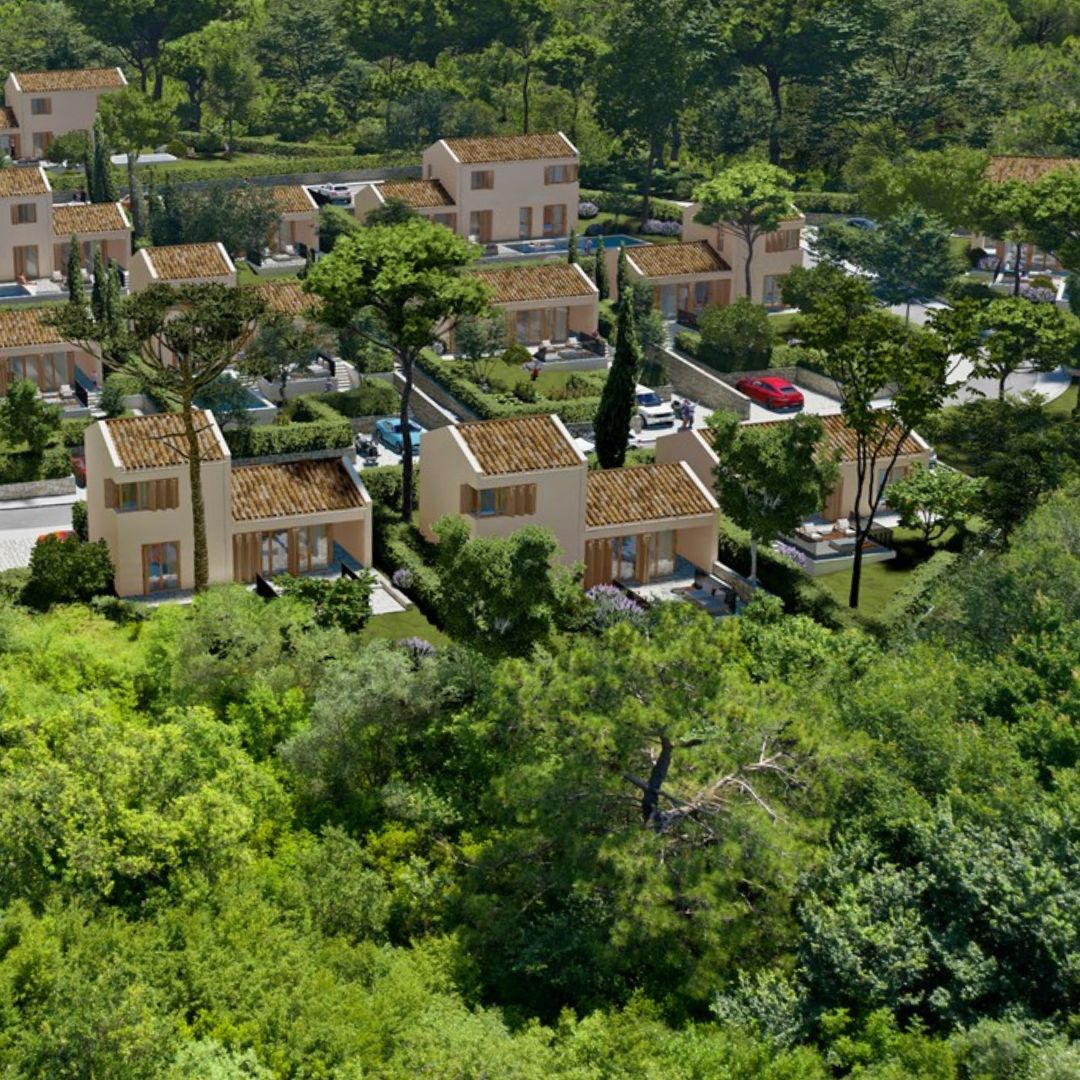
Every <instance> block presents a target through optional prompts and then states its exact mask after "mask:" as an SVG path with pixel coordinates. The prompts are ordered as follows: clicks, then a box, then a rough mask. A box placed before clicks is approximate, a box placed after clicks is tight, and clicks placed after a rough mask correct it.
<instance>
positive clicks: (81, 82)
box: [15, 68, 127, 94]
mask: <svg viewBox="0 0 1080 1080" xmlns="http://www.w3.org/2000/svg"><path fill="white" fill-rule="evenodd" d="M15 78H16V79H18V80H19V86H21V87H22V89H23V90H25V91H26V92H27V93H28V94H40V93H45V92H47V91H50V90H111V89H119V88H120V87H122V86H126V85H127V81H126V80H125V78H124V76H123V75H122V74H121V73H120V69H119V68H80V69H78V70H75V71H18V72H16V73H15Z"/></svg>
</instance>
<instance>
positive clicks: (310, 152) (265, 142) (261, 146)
mask: <svg viewBox="0 0 1080 1080" xmlns="http://www.w3.org/2000/svg"><path fill="white" fill-rule="evenodd" d="M205 137H206V132H200V131H180V132H177V135H176V138H177V139H179V140H180V141H181V142H182V143H184V144H186V145H187V146H197V145H198V144H199V142H200V141H201V140H202V139H204V138H205ZM233 149H234V150H235V151H237V152H239V153H241V154H266V155H268V156H269V157H280V158H304V157H345V156H349V157H352V156H355V155H354V154H353V148H352V143H311V142H296V143H290V142H282V141H281V140H280V139H275V138H273V137H271V136H268V135H239V136H237V137H236V138H234V139H233Z"/></svg>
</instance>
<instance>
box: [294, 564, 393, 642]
mask: <svg viewBox="0 0 1080 1080" xmlns="http://www.w3.org/2000/svg"><path fill="white" fill-rule="evenodd" d="M274 584H275V585H278V586H280V588H281V590H282V592H284V593H285V595H286V596H295V597H297V598H298V599H300V600H302V601H304V602H305V603H307V604H310V605H311V607H312V611H313V614H314V618H315V623H316V625H317V626H325V627H330V626H336V627H338V628H339V629H341V630H344V631H345V632H346V633H347V634H355V633H358V632H359V631H360V630H363V628H364V626H365V625H366V624H367V621H368V619H370V618H371V590H372V587H373V586H374V584H375V579H374V578H373V577H372V576H371V574H369V573H366V572H365V573H362V574H360V575H358V576H357V577H355V578H351V577H345V576H344V575H342V576H341V577H339V578H335V579H333V580H330V579H327V578H310V577H304V578H297V577H291V576H290V575H288V574H285V575H283V576H282V577H278V578H275V579H274Z"/></svg>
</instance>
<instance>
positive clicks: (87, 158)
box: [83, 134, 96, 202]
mask: <svg viewBox="0 0 1080 1080" xmlns="http://www.w3.org/2000/svg"><path fill="white" fill-rule="evenodd" d="M83 180H84V181H85V184H84V186H85V188H86V192H85V195H86V198H88V199H89V200H90V201H91V202H94V187H95V184H96V180H95V177H94V137H93V135H92V134H91V136H90V138H89V139H87V140H86V152H85V153H84V154H83Z"/></svg>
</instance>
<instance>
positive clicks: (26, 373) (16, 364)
mask: <svg viewBox="0 0 1080 1080" xmlns="http://www.w3.org/2000/svg"><path fill="white" fill-rule="evenodd" d="M10 365H11V367H10V370H11V378H12V380H15V379H29V380H30V381H31V382H32V383H36V382H37V381H38V363H37V357H36V356H13V357H12V358H11V361H10Z"/></svg>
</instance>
